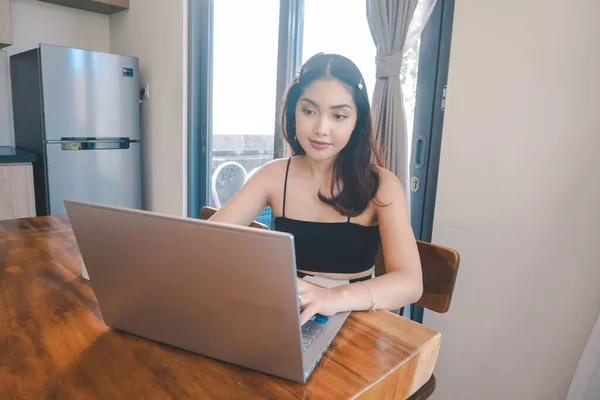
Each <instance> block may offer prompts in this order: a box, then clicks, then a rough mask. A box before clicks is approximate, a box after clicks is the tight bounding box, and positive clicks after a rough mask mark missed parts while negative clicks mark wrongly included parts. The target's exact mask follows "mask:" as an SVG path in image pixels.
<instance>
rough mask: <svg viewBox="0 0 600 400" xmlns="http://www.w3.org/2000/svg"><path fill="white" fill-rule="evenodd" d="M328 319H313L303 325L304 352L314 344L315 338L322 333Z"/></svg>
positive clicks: (318, 317) (317, 317) (316, 317)
mask: <svg viewBox="0 0 600 400" xmlns="http://www.w3.org/2000/svg"><path fill="white" fill-rule="evenodd" d="M327 320H328V318H327V317H323V316H320V315H318V316H315V317H312V318H311V319H310V320H309V321H308V322H306V323H305V324H304V325H302V352H305V351H306V349H308V346H310V345H311V343H312V342H314V340H315V338H316V337H317V336H318V335H319V333H321V331H322V330H323V327H324V326H325V323H326V322H327Z"/></svg>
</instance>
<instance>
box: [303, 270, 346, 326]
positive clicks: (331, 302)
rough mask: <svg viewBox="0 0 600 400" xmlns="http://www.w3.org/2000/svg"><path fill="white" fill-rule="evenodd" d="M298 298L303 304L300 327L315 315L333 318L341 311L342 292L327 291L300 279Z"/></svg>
mask: <svg viewBox="0 0 600 400" xmlns="http://www.w3.org/2000/svg"><path fill="white" fill-rule="evenodd" d="M298 297H299V298H300V303H301V304H302V308H303V310H302V312H301V313H300V325H304V324H305V323H306V322H307V321H308V320H309V319H310V318H311V317H312V316H313V315H315V314H321V315H325V316H328V317H330V316H332V315H335V314H337V313H338V312H340V311H341V309H340V303H341V297H342V296H341V292H340V291H339V290H336V289H335V288H334V289H327V288H323V287H320V286H317V285H313V284H311V283H309V282H306V281H305V280H304V279H300V278H298Z"/></svg>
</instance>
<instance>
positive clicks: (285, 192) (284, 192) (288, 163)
mask: <svg viewBox="0 0 600 400" xmlns="http://www.w3.org/2000/svg"><path fill="white" fill-rule="evenodd" d="M291 161H292V157H290V158H288V162H287V168H286V169H285V182H284V184H283V215H282V217H284V218H285V196H286V194H287V181H288V173H289V172H290V162H291Z"/></svg>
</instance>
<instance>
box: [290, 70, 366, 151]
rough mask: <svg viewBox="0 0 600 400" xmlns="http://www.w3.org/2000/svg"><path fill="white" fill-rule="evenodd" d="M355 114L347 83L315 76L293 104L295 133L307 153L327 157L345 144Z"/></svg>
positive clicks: (352, 128) (355, 116)
mask: <svg viewBox="0 0 600 400" xmlns="http://www.w3.org/2000/svg"><path fill="white" fill-rule="evenodd" d="M356 118H357V110H356V104H355V103H354V100H353V98H352V92H351V91H350V89H349V88H348V86H346V85H345V84H344V83H342V82H341V81H339V80H337V79H319V80H316V81H314V82H313V83H311V84H310V85H309V86H307V87H306V89H305V90H304V93H303V94H302V95H301V96H300V99H299V100H298V104H297V105H296V137H297V139H298V142H299V143H300V145H301V146H302V148H303V149H304V151H305V152H306V155H307V156H308V157H310V158H312V159H314V160H320V161H321V160H328V159H331V158H334V157H336V156H337V155H338V153H339V152H340V151H341V150H342V149H343V148H344V147H345V146H346V144H348V141H349V140H350V136H351V135H352V131H353V130H354V127H355V125H356Z"/></svg>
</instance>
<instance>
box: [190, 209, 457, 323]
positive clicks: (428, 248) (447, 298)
mask: <svg viewBox="0 0 600 400" xmlns="http://www.w3.org/2000/svg"><path fill="white" fill-rule="evenodd" d="M215 212H217V209H216V208H213V207H208V206H205V207H202V210H201V211H200V219H209V218H210V217H211V216H212V215H213V214H214V213H215ZM250 226H251V227H253V228H261V229H268V227H267V226H266V225H264V224H261V223H260V222H256V221H254V222H252V223H251V224H250ZM417 247H418V248H419V256H420V258H421V267H422V268H423V296H421V299H420V300H419V301H418V302H417V303H416V304H418V305H420V306H421V307H423V308H426V309H428V310H431V311H435V312H438V313H445V312H447V311H448V310H449V309H450V302H451V301H452V293H453V292H454V284H455V283H456V276H457V274H458V265H459V264H460V255H459V254H458V252H457V251H456V250H453V249H450V248H447V247H443V246H438V245H435V244H432V243H427V242H422V241H420V240H417ZM384 273H385V262H384V260H383V253H382V251H381V248H380V249H379V253H378V254H377V258H376V259H375V275H376V276H380V275H383V274H384Z"/></svg>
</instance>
